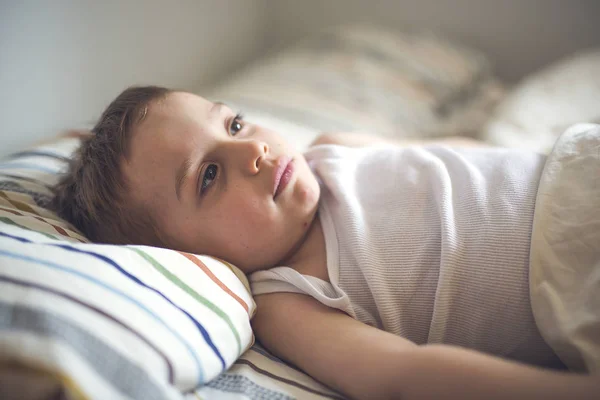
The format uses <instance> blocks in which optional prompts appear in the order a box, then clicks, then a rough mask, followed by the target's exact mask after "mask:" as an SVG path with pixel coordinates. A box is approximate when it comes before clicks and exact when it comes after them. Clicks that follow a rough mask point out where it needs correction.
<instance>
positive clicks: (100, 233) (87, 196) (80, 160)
mask: <svg viewBox="0 0 600 400" xmlns="http://www.w3.org/2000/svg"><path fill="white" fill-rule="evenodd" d="M171 92H172V90H170V89H167V88H163V87H158V86H143V87H130V88H128V89H126V90H125V91H123V92H122V93H121V94H120V95H119V96H117V98H116V99H114V100H113V101H112V103H110V104H109V106H108V107H107V108H106V110H105V111H104V112H103V113H102V116H101V117H100V119H99V120H98V123H97V124H96V126H95V127H94V128H93V129H92V135H89V136H87V137H86V138H85V139H83V140H82V142H81V145H80V147H79V149H78V151H77V152H76V154H75V156H74V158H73V159H72V160H71V162H70V163H69V169H68V171H67V172H66V174H65V175H64V176H62V177H61V179H60V181H59V182H58V183H57V184H56V186H54V187H53V192H54V198H53V199H52V202H51V208H52V209H53V210H54V211H55V212H56V213H57V214H58V215H59V216H60V217H61V218H64V219H66V220H67V221H68V222H70V223H71V224H73V225H74V226H75V227H76V228H77V229H79V230H80V231H81V232H83V234H84V235H86V237H87V238H88V239H90V240H92V241H94V242H101V243H113V244H147V245H154V246H160V239H159V235H158V233H157V231H156V229H155V224H154V223H153V220H152V218H151V216H150V214H149V213H148V212H147V211H146V210H145V209H144V208H143V206H142V205H139V204H138V205H135V206H133V205H131V204H130V202H129V201H128V200H129V198H128V197H129V195H128V193H127V189H128V187H127V185H128V184H127V182H126V180H125V177H124V176H123V172H122V169H121V163H122V162H123V161H124V160H125V159H126V158H127V157H128V156H129V145H130V143H131V134H132V131H133V130H134V129H135V126H136V125H137V124H138V123H139V122H140V121H141V120H142V119H144V117H145V116H146V113H147V110H148V106H149V105H150V103H152V102H154V101H158V100H161V99H163V98H164V97H166V96H167V95H168V94H169V93H171Z"/></svg>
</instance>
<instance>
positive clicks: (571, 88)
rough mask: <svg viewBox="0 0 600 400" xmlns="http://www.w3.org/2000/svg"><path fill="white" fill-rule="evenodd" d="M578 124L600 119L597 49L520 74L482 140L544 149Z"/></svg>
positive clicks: (599, 74)
mask: <svg viewBox="0 0 600 400" xmlns="http://www.w3.org/2000/svg"><path fill="white" fill-rule="evenodd" d="M579 122H600V49H595V50H590V51H586V52H582V53H579V54H575V55H573V56H571V57H567V58H565V59H563V60H560V61H558V62H556V63H554V64H552V65H550V66H548V67H546V68H544V69H542V70H541V71H539V72H536V73H534V74H532V75H530V76H528V77H527V78H525V79H524V80H523V81H522V82H521V83H519V84H518V85H517V86H516V87H515V88H514V89H513V90H512V91H511V92H509V94H508V95H507V96H506V97H505V98H504V100H503V101H502V102H501V103H500V105H499V106H498V108H497V110H496V112H495V113H494V116H493V117H492V119H491V120H490V121H489V123H488V125H487V126H486V128H485V129H484V131H483V132H482V139H484V140H486V141H489V142H491V143H493V144H496V145H500V146H507V147H525V148H530V149H533V150H536V151H540V152H544V153H547V152H549V151H550V150H551V149H552V146H553V144H554V142H555V141H556V139H557V138H558V136H559V135H560V134H561V133H563V132H564V131H565V130H566V129H567V127H569V126H571V125H573V124H575V123H579Z"/></svg>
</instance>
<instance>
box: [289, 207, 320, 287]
mask: <svg viewBox="0 0 600 400" xmlns="http://www.w3.org/2000/svg"><path fill="white" fill-rule="evenodd" d="M280 265H283V266H286V267H290V268H292V269H295V270H296V271H298V272H299V273H301V274H304V275H310V276H314V277H316V278H320V279H322V280H324V281H327V282H329V274H328V273H327V252H326V249H325V236H324V235H323V229H322V227H321V219H320V218H319V215H318V214H315V217H314V218H313V221H312V223H311V226H310V227H309V228H308V231H307V232H306V235H305V236H304V238H303V240H302V241H301V242H300V243H299V245H298V246H297V247H296V248H295V249H294V250H293V251H292V252H290V255H289V256H287V257H285V258H284V259H283V260H282V261H281V263H280Z"/></svg>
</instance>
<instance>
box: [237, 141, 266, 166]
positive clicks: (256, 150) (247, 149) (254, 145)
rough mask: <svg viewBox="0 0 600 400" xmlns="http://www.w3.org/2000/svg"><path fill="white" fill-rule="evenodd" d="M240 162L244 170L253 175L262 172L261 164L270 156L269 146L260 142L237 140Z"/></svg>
mask: <svg viewBox="0 0 600 400" xmlns="http://www.w3.org/2000/svg"><path fill="white" fill-rule="evenodd" d="M235 144H237V145H238V146H237V147H238V151H239V153H240V154H238V156H239V158H238V160H239V161H240V162H241V167H242V170H243V171H244V172H246V173H249V174H251V175H255V174H257V173H258V171H260V167H261V163H262V162H263V161H264V159H265V156H266V155H267V154H269V145H268V144H266V143H265V142H263V141H260V140H254V139H249V140H237V141H236V143H235Z"/></svg>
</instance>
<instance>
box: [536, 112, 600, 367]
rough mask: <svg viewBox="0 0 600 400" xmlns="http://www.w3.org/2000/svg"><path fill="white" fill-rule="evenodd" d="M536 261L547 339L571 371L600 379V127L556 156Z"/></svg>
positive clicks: (539, 208)
mask: <svg viewBox="0 0 600 400" xmlns="http://www.w3.org/2000/svg"><path fill="white" fill-rule="evenodd" d="M530 257H531V259H530V262H531V271H530V288H531V304H532V307H533V314H534V316H535V320H536V323H537V325H538V327H539V329H540V332H541V333H542V336H543V337H544V339H545V340H546V341H547V342H548V344H549V345H550V346H551V347H552V348H553V349H554V351H555V352H556V353H557V354H558V356H559V357H560V358H561V359H562V361H563V362H564V363H565V364H566V365H567V366H568V367H569V368H570V369H571V370H574V371H588V372H592V373H598V372H600V125H595V124H579V125H575V126H573V127H571V128H569V129H568V130H567V131H566V132H565V133H563V134H562V136H561V137H560V138H559V139H558V141H557V142H556V144H555V146H554V149H553V150H552V153H551V154H550V155H549V158H548V160H547V162H546V166H545V167H544V172H543V174H542V180H541V182H540V187H539V191H538V195H537V201H536V210H535V217H534V225H533V234H532V242H531V255H530Z"/></svg>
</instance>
